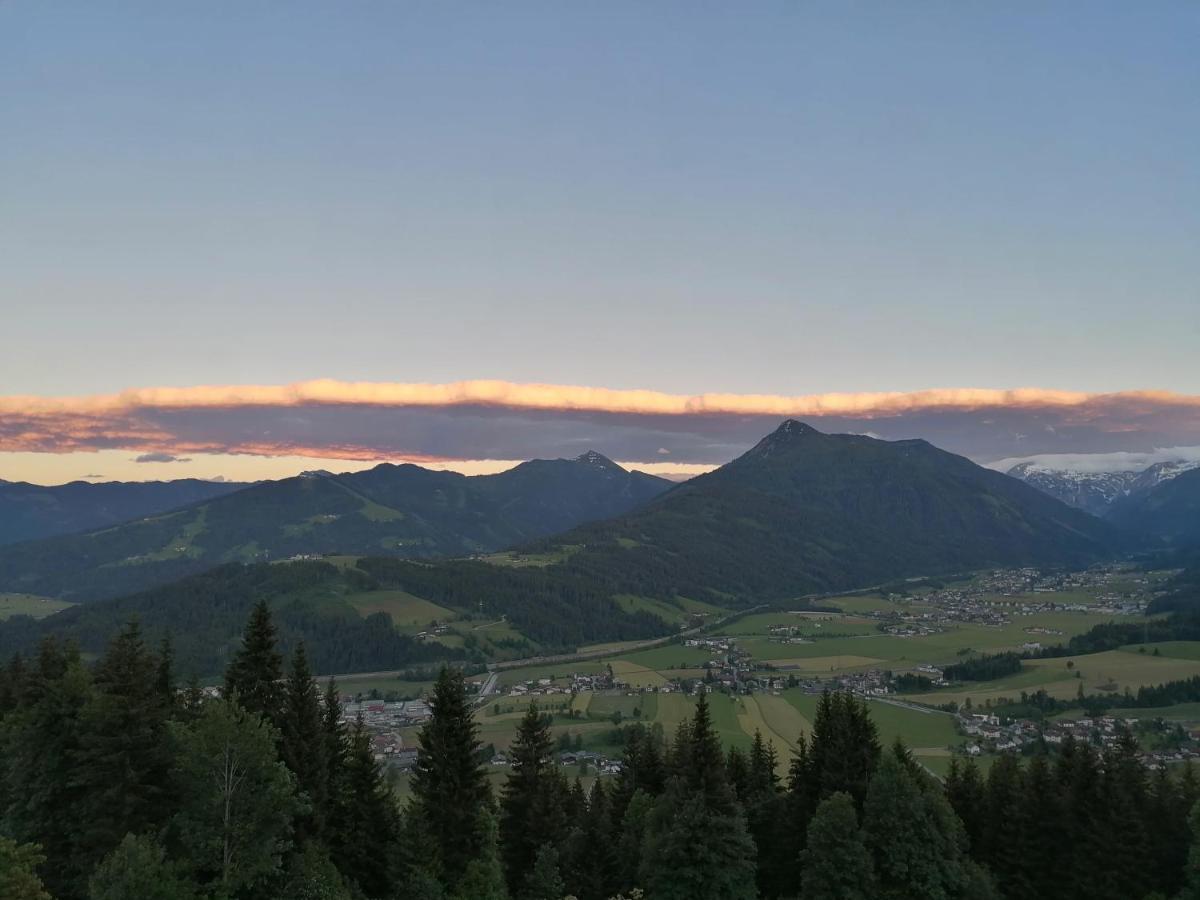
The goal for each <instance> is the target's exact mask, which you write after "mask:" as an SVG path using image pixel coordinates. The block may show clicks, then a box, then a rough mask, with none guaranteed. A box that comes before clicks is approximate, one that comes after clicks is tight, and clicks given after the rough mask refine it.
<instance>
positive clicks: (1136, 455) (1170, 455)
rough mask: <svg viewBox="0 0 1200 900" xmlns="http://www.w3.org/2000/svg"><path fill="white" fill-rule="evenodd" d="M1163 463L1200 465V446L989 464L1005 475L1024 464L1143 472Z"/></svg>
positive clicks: (1016, 458)
mask: <svg viewBox="0 0 1200 900" xmlns="http://www.w3.org/2000/svg"><path fill="white" fill-rule="evenodd" d="M1163 462H1167V463H1200V447H1160V448H1157V449H1155V450H1150V451H1148V452H1131V451H1124V450H1119V451H1116V452H1112V453H1039V454H1035V455H1034V456H1012V457H1007V458H1005V459H998V460H996V461H995V462H992V463H989V464H988V465H989V468H993V469H996V470H998V471H1001V472H1007V471H1008V470H1009V469H1011V468H1012V467H1013V466H1017V465H1020V464H1022V463H1033V464H1034V465H1036V466H1039V467H1041V468H1044V469H1049V470H1051V471H1071V472H1141V471H1142V470H1144V469H1148V468H1149V467H1150V466H1153V465H1156V464H1157V463H1163Z"/></svg>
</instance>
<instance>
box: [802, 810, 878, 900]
mask: <svg viewBox="0 0 1200 900" xmlns="http://www.w3.org/2000/svg"><path fill="white" fill-rule="evenodd" d="M803 867H804V876H803V890H802V891H801V893H802V895H803V897H804V900H871V898H873V897H874V896H875V864H874V861H873V860H872V859H871V854H870V852H869V851H868V850H867V847H866V844H864V843H863V839H862V835H861V834H860V833H859V830H858V815H857V814H856V813H855V811H854V798H853V797H851V796H850V795H849V794H847V793H844V792H842V791H838V792H837V793H834V794H830V795H829V796H828V797H826V798H825V799H824V800H822V801H821V805H820V806H818V807H817V812H816V814H815V815H814V816H813V818H812V821H811V822H810V823H809V826H808V841H807V846H806V847H805V850H804V853H803Z"/></svg>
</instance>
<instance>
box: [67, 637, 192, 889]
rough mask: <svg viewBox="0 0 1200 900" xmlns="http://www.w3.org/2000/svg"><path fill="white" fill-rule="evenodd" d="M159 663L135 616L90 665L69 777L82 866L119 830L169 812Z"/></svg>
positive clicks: (146, 824) (111, 843)
mask: <svg viewBox="0 0 1200 900" xmlns="http://www.w3.org/2000/svg"><path fill="white" fill-rule="evenodd" d="M161 667H162V661H161V659H160V658H157V657H156V656H155V655H154V654H152V653H150V652H149V651H148V650H147V649H146V646H145V643H144V642H143V640H142V635H141V629H140V628H139V627H138V625H137V623H136V622H133V623H130V624H129V625H128V626H126V627H125V628H124V629H123V630H122V631H121V633H120V634H119V635H118V636H117V637H116V638H115V639H114V640H113V641H112V643H111V644H109V647H108V652H107V653H106V654H105V656H104V658H103V659H102V660H101V661H100V663H99V665H98V666H97V667H96V673H95V678H94V684H95V688H96V690H95V694H94V696H93V700H92V702H91V703H90V704H89V705H88V708H87V710H86V711H85V713H84V737H83V742H82V746H81V747H80V748H79V750H78V752H77V753H76V754H75V767H74V773H73V779H72V783H73V784H74V786H75V787H76V789H77V790H78V791H79V792H80V795H81V797H82V798H83V800H84V803H85V814H84V817H83V820H82V823H81V824H82V826H83V828H82V835H81V836H82V848H83V854H84V860H85V861H86V862H87V868H89V869H90V868H91V866H92V865H94V864H95V863H97V862H99V860H100V858H101V857H103V856H104V855H105V854H106V853H108V852H109V851H110V850H112V849H113V848H114V847H116V846H117V844H118V843H120V842H121V839H122V838H123V837H124V836H125V835H126V834H130V833H132V834H142V833H145V832H148V831H152V830H155V829H156V828H158V827H159V826H161V825H162V824H163V823H164V822H165V821H166V820H167V818H168V817H169V816H170V804H169V802H168V790H169V778H170V767H171V751H170V748H169V746H168V743H167V734H166V727H167V717H168V715H169V711H170V710H169V707H168V706H167V703H166V701H165V698H164V696H163V693H162V689H161V684H160V682H159V680H158V675H159V674H160V670H161Z"/></svg>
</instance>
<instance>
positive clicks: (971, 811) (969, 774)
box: [946, 756, 986, 858]
mask: <svg viewBox="0 0 1200 900" xmlns="http://www.w3.org/2000/svg"><path fill="white" fill-rule="evenodd" d="M946 799H947V800H949V801H950V806H951V807H953V809H954V812H955V813H956V814H957V815H958V817H959V819H961V820H962V823H963V828H964V829H965V830H966V832H967V838H968V839H969V840H970V848H971V852H972V854H973V855H974V856H976V858H982V856H981V854H982V852H983V851H982V850H981V847H982V843H983V829H984V820H985V818H986V816H985V813H984V799H985V790H984V784H983V779H982V778H981V777H980V774H979V766H977V765H976V764H975V760H973V759H971V758H970V757H968V758H967V759H966V760H960V759H959V758H958V757H957V756H956V757H954V758H952V759H951V760H950V772H949V773H948V774H947V775H946Z"/></svg>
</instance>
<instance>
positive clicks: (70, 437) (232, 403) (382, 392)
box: [0, 380, 1200, 462]
mask: <svg viewBox="0 0 1200 900" xmlns="http://www.w3.org/2000/svg"><path fill="white" fill-rule="evenodd" d="M353 408H358V409H360V410H386V409H392V410H397V411H400V410H405V409H408V410H414V411H419V410H434V411H436V410H450V409H453V408H468V409H471V408H488V409H492V410H495V411H496V412H497V414H498V415H499V417H500V418H501V419H502V418H503V417H504V414H505V413H506V412H509V411H511V412H513V413H517V414H519V413H520V412H522V411H528V412H535V411H537V412H543V413H546V412H548V413H556V412H558V413H562V414H563V415H564V416H566V417H570V415H571V414H572V413H574V414H606V415H610V416H612V417H613V419H614V421H613V422H612V423H611V424H612V425H613V426H614V427H617V428H622V427H624V428H628V427H630V426H632V427H634V428H637V427H640V425H641V424H645V426H646V434H647V437H646V441H650V440H656V439H654V438H652V437H650V435H652V434H653V433H654V432H655V430H656V429H658V430H662V429H663V428H664V427H665V425H664V422H663V419H664V418H678V419H680V420H686V419H687V418H688V417H697V420H696V421H695V423H694V424H693V423H692V422H687V421H681V422H680V425H681V428H680V429H679V430H681V431H686V432H694V433H695V435H694V436H699V438H700V439H703V437H704V436H705V435H708V436H709V437H711V438H713V440H715V441H717V442H718V443H720V442H724V443H723V444H722V446H723V447H724V448H725V449H723V450H721V451H720V452H726V450H728V451H729V452H733V451H732V449H731V448H732V447H733V446H734V445H736V444H738V442H739V441H742V440H746V439H749V437H748V436H752V435H753V433H754V432H753V431H749V432H747V435H743V436H742V437H741V438H737V437H732V438H731V437H730V435H729V433H728V431H729V430H728V429H725V431H724V432H722V431H721V428H719V427H717V426H716V423H714V422H713V421H712V420H713V419H714V417H722V416H724V417H727V418H729V419H731V420H736V421H742V420H749V419H753V418H755V417H758V418H764V419H768V418H783V417H787V416H796V417H803V418H808V419H816V420H821V419H826V418H833V419H838V418H840V419H841V420H842V421H841V423H840V425H841V427H847V426H846V423H847V422H857V423H865V422H866V421H868V420H885V419H891V420H897V421H900V420H904V419H905V418H906V417H913V416H920V415H921V414H930V413H932V414H939V413H965V414H966V415H967V416H969V417H973V418H977V419H979V420H980V421H981V423H982V424H983V425H988V424H990V421H989V420H990V418H991V416H990V415H989V411H990V410H996V411H998V412H999V411H1009V412H1012V411H1016V412H1025V413H1029V414H1030V415H1031V416H1033V417H1035V418H1041V419H1045V418H1046V416H1048V417H1049V418H1050V419H1051V420H1052V422H1053V425H1055V426H1059V425H1069V426H1083V427H1085V428H1090V429H1092V430H1094V431H1098V432H1104V433H1107V434H1115V433H1121V432H1135V433H1136V432H1142V431H1155V430H1158V431H1159V432H1162V430H1163V429H1162V428H1161V427H1160V426H1162V425H1163V424H1164V423H1166V424H1167V425H1168V426H1182V427H1183V430H1184V431H1186V432H1187V434H1189V435H1194V434H1197V433H1200V396H1195V395H1186V394H1177V393H1171V392H1167V391H1123V392H1117V393H1107V394H1098V393H1084V392H1080V391H1056V390H1044V389H1040V388H1018V389H1013V390H991V389H978V388H948V389H934V390H926V391H914V392H909V393H903V392H897V391H891V392H876V393H829V394H806V395H799V396H783V395H774V394H715V393H714V394H697V395H685V394H668V393H663V392H659V391H643V390H610V389H607V388H593V387H580V386H572V385H551V384H516V383H512V382H506V381H462V382H455V383H453V384H400V383H388V382H343V381H332V380H318V381H304V382H298V383H296V384H290V385H223V386H222V385H217V386H198V387H184V388H166V387H155V388H139V389H134V390H129V391H122V392H121V393H117V394H103V395H92V396H80V397H37V396H8V397H3V396H0V451H28V452H45V453H71V452H80V451H82V452H87V451H90V450H97V449H114V448H122V449H136V450H140V451H162V452H170V453H176V454H179V453H236V454H252V455H261V456H296V455H299V456H314V457H324V458H330V459H333V458H342V459H357V460H371V459H388V458H403V459H410V460H414V461H426V462H433V461H437V460H449V459H464V458H471V459H474V458H476V457H475V455H474V454H476V453H477V452H478V451H479V449H480V448H479V447H478V446H475V445H474V444H471V443H464V442H463V441H459V442H458V443H457V444H455V443H454V442H453V441H449V440H448V439H446V434H445V429H444V428H443V427H442V426H440V425H439V426H438V429H437V434H434V435H433V436H432V439H431V433H430V432H429V431H428V429H426V430H425V431H424V432H423V431H422V429H421V428H419V427H418V428H414V429H413V430H412V431H411V432H409V431H408V430H406V429H405V427H404V426H403V424H402V423H395V422H392V423H390V424H389V425H387V428H390V431H387V433H386V434H383V435H382V436H381V435H380V434H378V433H373V432H371V430H370V429H363V428H362V427H361V419H360V420H355V421H356V423H357V425H356V427H355V428H349V429H348V428H346V427H343V423H341V422H334V423H331V422H329V421H328V420H327V419H326V420H325V421H324V422H323V423H322V424H312V423H308V424H306V420H307V419H309V418H312V417H311V416H305V415H304V414H303V413H304V410H308V411H310V412H311V413H313V414H315V413H316V411H317V410H319V409H325V410H329V411H333V410H338V409H345V410H351V409H353ZM239 409H245V410H251V411H253V410H262V411H263V413H264V416H263V417H262V419H263V421H262V422H259V421H258V418H259V417H255V423H254V426H253V427H250V428H247V427H245V422H246V419H245V417H244V416H243V417H241V418H240V419H239V417H238V416H237V415H235V414H233V411H236V410H239ZM272 410H284V411H286V410H299V411H300V413H299V414H298V415H296V416H295V417H293V416H292V414H291V413H288V414H287V419H286V420H285V419H282V418H279V417H277V418H275V419H274V420H270V419H269V418H268V417H267V416H266V415H265V414H267V413H269V412H270V411H272ZM225 411H230V412H231V415H230V416H228V417H226V416H224V415H223V413H224V412H225ZM206 412H207V413H217V415H216V416H211V415H204V414H205V413H206ZM188 413H194V414H195V415H192V416H189V415H188ZM331 414H333V413H331ZM976 414H978V415H976ZM337 415H340V413H337ZM227 418H228V421H223V420H225V419H227ZM368 418H369V419H374V418H375V417H373V416H371V417H368ZM701 419H703V420H704V421H705V424H701V421H700V420H701ZM235 420H237V421H240V422H241V427H239V426H238V425H237V424H236V423H235ZM616 420H623V421H616ZM381 421H383V420H381ZM515 421H516V420H515V419H512V420H510V426H509V432H510V433H511V432H512V431H513V430H514V429H515V430H516V431H523V430H527V429H525V426H524V425H514V424H511V423H512V422H515ZM297 423H299V424H297ZM726 424H729V423H726ZM760 424H761V423H760ZM835 424H837V423H835ZM1050 424H1051V423H1050V422H1048V421H1044V422H1042V423H1040V426H1044V427H1050ZM308 425H311V426H312V427H308ZM293 426H294V427H293ZM850 427H853V428H863V425H862V424H859V425H856V426H850ZM880 427H881V430H882V426H880ZM668 430H669V431H671V432H672V433H674V432H675V431H676V429H674V428H673V427H671V428H668ZM863 430H866V428H863ZM1012 430H1023V429H1020V428H1014V429H1012ZM1051 430H1053V428H1051ZM1170 430H1171V427H1168V428H1167V431H1170ZM591 433H593V434H595V433H596V431H595V429H594V428H593V429H592V431H591ZM918 433H921V434H924V432H923V431H922V432H918ZM421 434H424V435H425V436H424V438H422V437H421ZM714 435H720V436H719V437H713V436H714ZM491 436H492V437H494V433H493V434H492V435H491ZM410 438H411V441H410ZM464 440H465V439H464ZM471 440H476V437H473V438H472V439H471ZM488 443H489V445H494V446H493V447H492V449H493V450H495V451H496V453H500V454H508V455H506V456H504V458H510V457H512V458H516V457H517V456H519V455H521V453H522V452H524V451H525V450H529V449H531V448H530V447H516V446H513V445H511V444H510V445H505V444H504V443H503V441H499V442H498V441H495V440H492V439H491V437H489V441H488ZM534 443H538V445H539V446H540V443H539V442H534ZM659 446H660V445H659V444H658V443H649V444H648V445H647V446H639V447H638V448H636V449H635V448H632V447H631V445H626V446H625V449H626V452H630V453H634V452H636V453H639V454H640V456H638V457H637V458H641V459H644V460H657V459H659V455H658V454H659V453H664V452H667V451H656V450H655V449H654V448H657V447H659ZM672 446H674V445H672ZM678 449H679V450H680V451H681V452H682V451H684V450H685V449H686V448H685V447H684V446H680V447H679V448H678ZM1010 449H1011V448H1010ZM672 452H674V451H672ZM706 453H707V455H702V456H701V458H699V459H697V460H694V461H697V462H709V461H711V457H712V456H714V455H719V454H718V451H711V452H709V451H706ZM493 455H495V453H493ZM1003 455H1011V453H1010V452H1009V450H1005V452H1004V454H1003ZM625 458H629V459H633V458H635V457H633V456H628V457H625ZM672 459H677V460H679V462H685V461H687V457H686V454H685V455H675V456H672Z"/></svg>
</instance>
